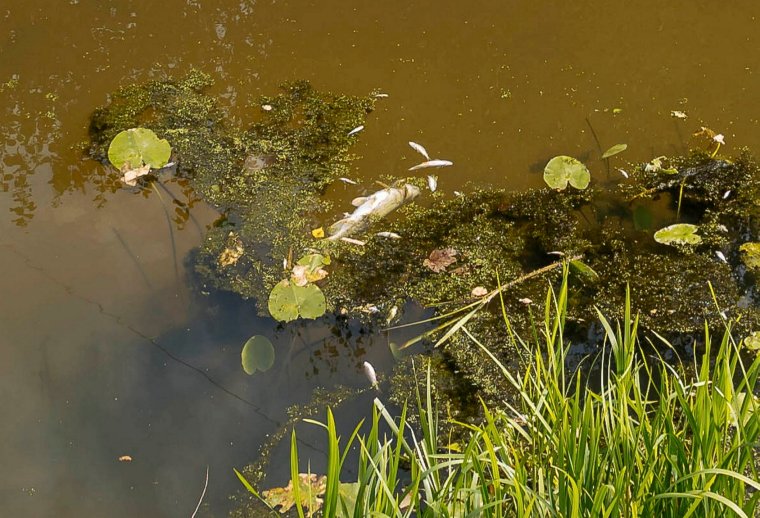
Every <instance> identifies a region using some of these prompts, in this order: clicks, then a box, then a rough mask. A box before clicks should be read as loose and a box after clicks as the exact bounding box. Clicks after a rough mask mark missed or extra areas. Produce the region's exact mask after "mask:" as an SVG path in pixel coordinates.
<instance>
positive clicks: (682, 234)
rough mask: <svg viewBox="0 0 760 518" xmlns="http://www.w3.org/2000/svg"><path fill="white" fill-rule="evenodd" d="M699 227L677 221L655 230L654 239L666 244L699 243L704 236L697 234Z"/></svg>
mask: <svg viewBox="0 0 760 518" xmlns="http://www.w3.org/2000/svg"><path fill="white" fill-rule="evenodd" d="M697 228H698V227H697V226H696V225H691V224H689V223H676V224H675V225H670V226H669V227H665V228H661V229H660V230H658V231H657V232H655V233H654V240H655V241H657V242H658V243H663V244H665V245H698V244H699V243H701V242H702V238H701V237H700V236H699V235H697V233H696V232H697Z"/></svg>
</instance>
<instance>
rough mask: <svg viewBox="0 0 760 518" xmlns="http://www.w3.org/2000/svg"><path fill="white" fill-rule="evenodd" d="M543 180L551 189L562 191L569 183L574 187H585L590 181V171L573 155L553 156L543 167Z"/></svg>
mask: <svg viewBox="0 0 760 518" xmlns="http://www.w3.org/2000/svg"><path fill="white" fill-rule="evenodd" d="M544 181H545V182H546V185H548V186H549V187H551V188H552V189H558V190H560V191H563V190H565V189H566V188H567V184H568V183H569V184H570V185H572V186H573V187H575V188H576V189H581V190H583V189H585V188H586V187H588V184H589V182H590V181H591V173H590V172H589V170H588V169H587V168H586V166H585V165H583V164H582V163H581V162H579V161H578V160H576V159H575V158H573V157H570V156H565V155H560V156H555V157H554V158H552V159H551V160H549V163H548V164H546V167H545V168H544Z"/></svg>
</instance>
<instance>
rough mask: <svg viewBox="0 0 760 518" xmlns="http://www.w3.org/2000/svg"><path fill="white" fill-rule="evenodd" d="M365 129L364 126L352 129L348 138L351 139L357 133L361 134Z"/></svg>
mask: <svg viewBox="0 0 760 518" xmlns="http://www.w3.org/2000/svg"><path fill="white" fill-rule="evenodd" d="M363 129H364V126H357V127H355V128H354V129H352V130H351V131H349V132H348V135H347V136H348V137H350V136H351V135H356V134H357V133H359V132H360V131H361V130H363Z"/></svg>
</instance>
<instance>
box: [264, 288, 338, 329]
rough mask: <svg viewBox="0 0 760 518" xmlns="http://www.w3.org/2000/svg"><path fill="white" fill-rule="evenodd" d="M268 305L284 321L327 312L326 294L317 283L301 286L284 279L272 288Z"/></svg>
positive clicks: (316, 315) (317, 315)
mask: <svg viewBox="0 0 760 518" xmlns="http://www.w3.org/2000/svg"><path fill="white" fill-rule="evenodd" d="M267 307H268V308H269V313H270V314H271V315H272V317H273V318H275V319H276V320H280V321H282V322H290V321H291V320H295V319H297V318H298V317H301V318H318V317H321V316H322V315H324V314H325V310H326V302H325V295H324V293H322V290H320V289H319V286H317V285H316V284H305V285H303V286H299V285H298V284H296V283H295V282H293V281H292V280H288V279H283V280H281V281H280V282H278V283H277V284H275V286H274V288H272V291H271V293H270V294H269V302H268V304H267Z"/></svg>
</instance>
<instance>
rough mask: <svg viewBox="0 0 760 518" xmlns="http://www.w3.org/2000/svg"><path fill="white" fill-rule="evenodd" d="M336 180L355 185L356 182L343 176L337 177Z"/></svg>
mask: <svg viewBox="0 0 760 518" xmlns="http://www.w3.org/2000/svg"><path fill="white" fill-rule="evenodd" d="M338 180H340V181H341V182H343V183H347V184H349V185H357V182H355V181H353V180H352V179H351V178H344V177H342V176H341V177H340V178H338Z"/></svg>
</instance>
